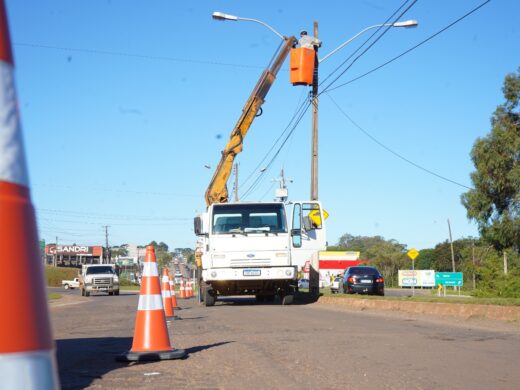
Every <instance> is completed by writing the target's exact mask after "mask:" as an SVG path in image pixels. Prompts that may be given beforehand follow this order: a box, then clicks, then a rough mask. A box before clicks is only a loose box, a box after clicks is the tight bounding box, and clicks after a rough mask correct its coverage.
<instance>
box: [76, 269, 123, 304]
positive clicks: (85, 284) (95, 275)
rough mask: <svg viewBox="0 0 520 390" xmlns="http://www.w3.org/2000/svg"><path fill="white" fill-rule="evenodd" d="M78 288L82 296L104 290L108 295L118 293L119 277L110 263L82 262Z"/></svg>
mask: <svg viewBox="0 0 520 390" xmlns="http://www.w3.org/2000/svg"><path fill="white" fill-rule="evenodd" d="M79 288H80V290H81V295H82V296H87V297H88V296H89V295H90V293H93V292H106V293H108V295H119V277H118V276H117V275H116V272H115V269H114V265H112V264H84V265H83V266H82V269H81V275H80V277H79Z"/></svg>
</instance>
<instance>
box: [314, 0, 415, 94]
mask: <svg viewBox="0 0 520 390" xmlns="http://www.w3.org/2000/svg"><path fill="white" fill-rule="evenodd" d="M408 1H409V0H405V1H404V2H403V3H402V4H401V6H400V7H399V8H397V9H396V10H395V11H394V13H393V14H392V15H390V16H389V17H388V18H387V19H386V20H385V21H384V22H383V23H382V24H381V26H379V27H378V28H377V29H376V30H375V31H374V32H373V33H372V34H371V35H370V36H369V37H368V38H367V39H366V40H365V41H364V42H363V43H362V44H361V45H360V46H359V47H358V48H357V49H356V50H354V52H353V53H352V54H351V55H349V56H348V57H347V58H346V59H345V60H344V61H343V62H342V63H341V64H340V65H339V66H337V67H336V69H334V70H333V71H332V72H331V73H329V75H328V76H326V77H325V78H324V79H323V80H322V81H320V86H321V85H323V84H324V83H325V82H326V81H327V80H328V79H329V78H330V77H332V75H333V74H334V73H336V72H337V71H339V70H340V69H341V67H342V66H343V65H345V64H346V63H347V62H348V61H349V60H350V59H351V58H352V57H354V55H356V53H357V52H358V51H359V50H361V49H362V48H363V46H365V45H366V44H367V43H368V42H369V41H370V40H371V39H372V38H373V37H374V36H375V35H376V34H377V33H378V32H379V31H380V30H381V29H382V28H383V27H385V26H384V25H385V24H387V23H388V22H389V21H390V19H392V18H393V17H394V16H395V15H396V14H397V13H398V12H399V11H400V10H401V9H402V8H403V7H404V6H405V5H406V3H408ZM416 1H417V0H416ZM414 3H415V2H414ZM412 5H413V4H412ZM408 9H409V8H408ZM405 12H406V11H405ZM398 18H400V16H399V17H398ZM396 21H397V19H396ZM390 27H391V26H387V28H386V29H385V31H384V32H383V33H382V34H381V36H380V37H379V38H377V39H376V41H374V42H373V43H372V44H371V45H370V47H368V48H367V50H365V52H366V51H368V50H369V49H370V48H371V47H372V46H373V45H374V44H375V43H376V42H377V41H378V40H379V39H381V37H382V36H383V35H384V34H386V32H387V31H388V30H389V29H390ZM363 54H364V52H363V53H361V54H360V56H361V55H363ZM356 60H357V58H356V59H355V60H354V61H353V62H352V64H350V66H352V65H353V64H354V62H355V61H356ZM350 66H349V68H350ZM347 70H348V68H347V69H345V71H347ZM345 71H344V72H345ZM344 72H343V73H344ZM343 73H342V74H343ZM339 77H341V74H340V75H339V76H338V78H339ZM333 83H334V81H333ZM331 84H332V83H331Z"/></svg>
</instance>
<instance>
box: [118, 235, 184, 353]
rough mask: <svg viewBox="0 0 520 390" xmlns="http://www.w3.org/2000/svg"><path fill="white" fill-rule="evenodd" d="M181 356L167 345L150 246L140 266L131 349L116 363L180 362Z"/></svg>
mask: <svg viewBox="0 0 520 390" xmlns="http://www.w3.org/2000/svg"><path fill="white" fill-rule="evenodd" d="M185 356H186V351H185V350H184V349H174V348H172V347H171V345H170V338H169V336H168V327H167V326H166V317H165V316H164V308H163V301H162V295H161V286H160V283H159V273H158V270H157V263H156V260H155V250H154V247H153V246H152V245H148V246H147V247H146V255H145V259H144V263H143V275H142V279H141V292H140V294H139V305H138V307H137V315H136V318H135V331H134V341H133V343H132V349H131V350H130V351H128V352H126V353H123V354H122V355H119V356H118V357H117V358H116V360H118V361H123V362H129V361H152V360H168V359H180V358H183V357H185Z"/></svg>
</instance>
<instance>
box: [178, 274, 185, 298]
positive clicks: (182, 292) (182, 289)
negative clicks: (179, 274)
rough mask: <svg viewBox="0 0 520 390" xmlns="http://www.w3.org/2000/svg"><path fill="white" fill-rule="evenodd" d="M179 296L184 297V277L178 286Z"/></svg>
mask: <svg viewBox="0 0 520 390" xmlns="http://www.w3.org/2000/svg"><path fill="white" fill-rule="evenodd" d="M179 293H180V294H179V298H181V299H184V298H186V288H185V287H184V279H181V285H180V287H179Z"/></svg>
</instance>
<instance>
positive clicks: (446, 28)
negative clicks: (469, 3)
mask: <svg viewBox="0 0 520 390" xmlns="http://www.w3.org/2000/svg"><path fill="white" fill-rule="evenodd" d="M489 2H491V0H487V1H485V2H483V3H482V4H480V5H478V6H477V7H475V8H473V9H472V10H471V11H469V12H467V13H466V14H464V15H463V16H461V17H460V18H458V19H456V20H455V21H453V22H452V23H450V24H448V25H447V26H446V27H444V28H442V29H440V30H439V31H437V32H436V33H435V34H433V35H430V36H429V37H428V38H426V39H425V40H423V41H421V42H419V43H418V44H416V45H415V46H412V47H411V48H409V49H408V50H405V51H404V52H402V53H401V54H399V55H397V56H395V57H393V58H392V59H390V60H388V61H386V62H384V63H383V64H381V65H379V66H376V67H375V68H373V69H371V70H369V71H368V72H366V73H363V74H362V75H360V76H357V77H355V78H353V79H351V80H349V81H347V82H345V83H343V84H340V85H337V86H335V87H333V88H329V89H328V90H327V92H332V91H334V90H336V89H338V88H341V87H344V86H345V85H348V84H350V83H353V82H354V81H357V80H359V79H361V78H363V77H365V76H368V75H369V74H371V73H373V72H375V71H377V70H379V69H381V68H383V67H384V66H386V65H388V64H390V63H392V62H394V61H395V60H397V59H399V58H401V57H403V56H404V55H406V54H408V53H410V52H411V51H413V50H415V49H417V48H418V47H419V46H422V45H423V44H425V43H426V42H428V41H430V40H431V39H433V38H435V37H436V36H438V35H440V34H441V33H443V32H444V31H446V30H448V29H449V28H451V27H453V26H454V25H455V24H457V23H459V22H460V21H462V20H463V19H465V18H467V17H468V16H470V15H471V14H472V13H474V12H476V11H478V10H479V9H480V8H482V7H483V6H484V5H486V4H487V3H489Z"/></svg>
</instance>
